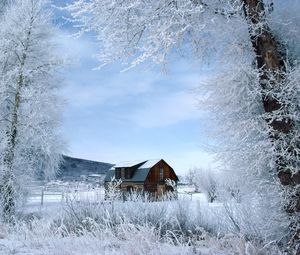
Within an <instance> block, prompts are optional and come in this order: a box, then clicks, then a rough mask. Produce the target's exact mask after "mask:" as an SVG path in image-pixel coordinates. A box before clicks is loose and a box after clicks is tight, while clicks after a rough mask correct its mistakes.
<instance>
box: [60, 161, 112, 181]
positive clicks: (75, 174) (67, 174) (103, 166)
mask: <svg viewBox="0 0 300 255" xmlns="http://www.w3.org/2000/svg"><path fill="white" fill-rule="evenodd" d="M112 166H113V164H110V163H103V162H97V161H92V160H86V159H80V158H73V157H69V156H65V155H63V161H62V163H61V166H60V170H59V172H58V173H57V179H61V180H74V181H75V180H79V179H80V176H82V175H85V176H89V175H92V174H96V175H106V173H107V171H108V170H109V169H110V168H111V167H112Z"/></svg>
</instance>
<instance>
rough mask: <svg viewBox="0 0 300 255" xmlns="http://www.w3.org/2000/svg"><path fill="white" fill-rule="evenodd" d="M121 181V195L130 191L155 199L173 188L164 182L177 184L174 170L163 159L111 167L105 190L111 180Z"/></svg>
mask: <svg viewBox="0 0 300 255" xmlns="http://www.w3.org/2000/svg"><path fill="white" fill-rule="evenodd" d="M113 179H114V180H121V181H122V182H121V184H120V186H119V187H118V188H119V189H120V190H121V191H122V192H123V194H126V192H131V191H132V190H136V191H140V192H148V193H150V195H152V196H154V197H155V198H159V197H161V196H162V195H163V194H164V193H166V192H168V191H174V188H173V187H172V186H170V185H168V183H166V180H168V179H170V180H172V181H174V182H175V184H177V182H178V177H177V175H176V173H175V171H174V169H173V168H172V167H171V166H170V165H169V164H168V163H167V162H166V161H164V160H163V159H158V160H146V161H139V162H123V163H120V164H117V165H115V166H114V167H112V168H111V169H110V170H109V171H108V173H107V175H106V177H105V179H104V185H105V189H106V190H107V189H108V186H109V185H108V183H109V182H111V181H112V180H113Z"/></svg>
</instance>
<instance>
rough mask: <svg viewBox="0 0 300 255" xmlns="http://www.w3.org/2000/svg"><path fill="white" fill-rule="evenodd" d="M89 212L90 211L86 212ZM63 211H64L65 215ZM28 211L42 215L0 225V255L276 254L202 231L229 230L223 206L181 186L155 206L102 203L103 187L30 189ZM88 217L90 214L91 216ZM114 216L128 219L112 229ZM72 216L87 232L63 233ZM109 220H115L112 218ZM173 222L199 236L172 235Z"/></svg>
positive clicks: (240, 241)
mask: <svg viewBox="0 0 300 255" xmlns="http://www.w3.org/2000/svg"><path fill="white" fill-rule="evenodd" d="M42 190H43V191H42ZM70 201H71V204H72V205H75V206H77V203H78V204H79V205H80V204H81V202H84V203H85V202H87V204H86V205H85V204H84V207H82V208H79V209H78V208H71V207H66V205H67V204H68V203H70ZM85 207H86V208H85ZM70 210H71V213H72V210H75V211H76V213H75V214H74V215H75V218H74V219H70ZM89 210H91V212H88V211H89ZM101 210H102V212H100V211H101ZM66 211H68V213H67V214H66ZM26 212H27V213H34V214H36V215H40V217H41V219H38V220H35V221H33V222H32V223H31V224H29V225H28V224H23V225H19V226H17V227H15V228H14V229H7V228H5V226H2V227H0V238H1V239H0V255H12V254H24V255H52V254H53V255H81V254H84V255H85V254H86V255H96V254H109V255H110V254H126V255H135V254H136V255H140V254H145V255H146V254H147V255H148V254H150V255H152V254H153V255H154V254H155V255H156V254H157V255H159V254H162V255H169V254H170V255H171V254H172V255H173V254H187V255H192V254H202V255H231V254H237V255H242V254H243V255H246V254H247V255H254V254H255V255H259V254H270V255H275V254H279V253H277V252H275V251H274V252H273V251H271V250H270V249H269V250H268V252H269V251H271V253H268V252H266V250H265V249H263V248H261V247H255V246H254V245H253V244H251V243H249V242H246V241H245V240H244V239H243V238H239V237H237V236H234V235H226V236H223V237H222V238H221V239H220V238H219V237H218V236H215V235H211V234H209V233H208V232H206V230H204V228H205V229H209V228H212V229H219V230H220V231H222V229H226V228H227V225H228V222H227V221H226V220H225V218H224V219H223V218H220V217H218V215H222V214H224V207H223V204H222V203H219V202H216V203H208V202H207V199H206V197H205V195H204V194H203V193H194V192H193V188H190V187H179V190H178V200H176V201H159V202H154V203H144V202H141V201H139V202H134V201H127V202H122V201H120V202H116V203H113V204H111V203H109V202H105V201H104V189H103V188H90V187H88V186H84V185H79V186H76V187H72V188H70V187H68V188H66V186H65V185H56V186H55V185H54V186H51V188H47V189H41V188H36V189H34V190H33V192H32V195H31V196H30V198H29V200H28V204H27V207H26ZM81 213H84V215H85V216H84V215H81ZM86 213H87V214H86ZM88 213H92V214H91V216H89V214H88ZM107 213H108V214H109V213H110V214H111V215H107ZM115 213H117V214H119V215H122V217H123V216H124V215H125V216H126V217H127V218H126V220H125V221H122V222H121V223H117V225H115V226H113V227H111V224H112V222H114V221H115V220H116V219H118V217H119V216H118V215H114V214H115ZM62 215H68V216H67V217H66V216H62ZM93 215H94V216H93ZM99 215H100V217H107V220H108V222H109V224H108V225H107V226H106V227H103V223H95V222H94V220H93V217H98V216H99ZM161 215H162V216H161ZM174 215H175V216H174ZM83 216H84V217H83ZM173 216H174V217H175V218H173ZM60 217H65V218H64V221H63V222H61V223H62V224H61V225H60V224H58V225H57V224H56V225H55V227H54V226H53V219H59V218H60ZM68 217H69V218H68ZM71 217H73V216H71ZM76 217H83V218H82V219H83V220H82V221H81V220H79V222H83V223H84V224H85V226H88V228H89V230H88V231H86V230H83V232H80V234H79V235H78V233H77V234H76V232H72V231H70V229H67V227H66V226H68V224H69V225H70V220H71V222H72V224H75V225H76V223H74V222H77V223H78V220H77V219H76ZM113 217H115V220H113V219H112V218H113ZM116 217H117V218H116ZM155 217H157V219H156V218H155ZM160 217H164V220H163V221H160ZM147 218H148V219H149V220H150V221H149V222H150V223H151V221H152V223H153V222H155V220H158V224H162V226H161V227H162V228H163V225H164V224H166V223H168V222H173V223H172V224H173V225H174V224H175V225H174V226H175V228H174V229H169V230H167V232H164V234H163V235H162V234H158V230H159V229H160V228H161V227H159V228H158V229H157V228H156V227H154V225H153V224H152V225H151V224H150V225H148V223H147V222H144V219H147ZM146 221H147V220H146ZM103 222H106V221H105V220H104V221H103ZM64 224H65V225H64ZM80 224H81V223H80ZM177 224H178V225H180V226H181V227H183V228H184V227H185V226H184V225H185V224H190V226H191V227H192V225H193V224H196V225H197V226H198V225H199V231H198V230H197V228H196V231H198V232H199V233H198V234H197V235H193V236H191V237H188V238H185V239H182V238H181V237H180V235H178V234H176V232H178V226H176V225H177ZM180 226H179V227H180ZM181 227H180V228H179V229H181ZM91 229H92V231H91ZM176 229H177V230H176ZM174 231H175V232H174ZM194 231H195V229H194ZM259 249H261V251H259Z"/></svg>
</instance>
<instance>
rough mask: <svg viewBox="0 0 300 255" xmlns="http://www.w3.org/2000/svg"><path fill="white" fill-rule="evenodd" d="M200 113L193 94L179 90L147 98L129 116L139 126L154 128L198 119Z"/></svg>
mask: <svg viewBox="0 0 300 255" xmlns="http://www.w3.org/2000/svg"><path fill="white" fill-rule="evenodd" d="M200 115H201V112H200V110H199V109H197V102H196V100H195V96H194V94H193V93H192V92H191V91H179V92H170V93H164V94H158V95H156V96H155V97H151V98H148V99H147V101H146V102H145V103H144V104H143V106H141V107H140V108H139V109H137V110H136V111H135V112H134V113H132V115H131V116H129V118H130V120H131V121H133V122H135V123H136V124H137V125H139V126H141V127H144V128H156V127H164V126H169V125H172V124H176V123H178V122H181V121H186V120H191V119H198V118H199V117H200Z"/></svg>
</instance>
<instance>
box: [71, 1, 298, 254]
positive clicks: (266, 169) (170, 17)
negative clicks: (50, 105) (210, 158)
mask: <svg viewBox="0 0 300 255" xmlns="http://www.w3.org/2000/svg"><path fill="white" fill-rule="evenodd" d="M68 9H69V10H70V11H71V12H72V15H73V17H74V19H75V20H77V21H78V23H79V24H80V26H81V30H80V33H84V32H88V31H95V32H96V33H97V35H98V37H97V39H98V40H99V45H100V49H101V51H100V53H99V59H100V61H101V65H105V64H108V63H111V62H113V61H116V60H119V59H125V60H126V62H127V63H130V64H129V67H133V66H135V65H137V64H140V63H143V62H146V61H147V62H149V60H150V61H153V62H154V63H165V62H166V61H167V60H168V56H169V55H170V54H171V53H172V54H173V53H174V52H176V50H180V53H181V54H186V55H187V56H190V54H193V55H194V56H196V57H197V58H198V59H209V60H210V61H216V60H218V61H219V64H220V63H221V64H222V65H218V66H219V70H217V71H218V72H219V73H220V75H219V77H218V78H217V79H215V80H214V81H213V82H211V83H209V84H207V85H209V86H206V88H207V89H208V91H209V95H210V98H209V99H210V100H211V101H210V102H209V105H210V106H211V107H210V110H211V111H212V112H214V113H215V115H214V116H215V119H214V121H215V124H216V125H212V126H215V127H216V128H215V134H217V135H218V136H217V137H218V139H217V141H218V142H220V144H219V145H220V146H219V147H217V150H218V155H219V158H220V159H221V160H222V161H223V162H226V165H227V166H228V167H229V169H234V171H235V172H236V173H235V176H237V178H238V179H239V180H240V184H241V186H243V187H245V186H247V187H248V188H249V189H248V192H250V191H255V192H257V194H258V197H259V198H262V199H263V198H264V201H266V202H267V201H269V202H271V201H272V202H274V203H272V206H268V205H267V204H265V203H259V206H261V205H262V204H264V205H265V208H269V211H270V212H271V211H272V210H273V214H272V215H274V217H276V215H277V218H278V217H282V216H279V215H280V214H279V213H280V210H281V209H282V208H283V207H284V209H285V212H286V215H287V216H288V218H289V223H290V224H289V228H290V236H289V248H291V250H294V251H296V250H298V249H300V248H299V242H298V241H297V240H299V238H300V225H299V224H300V215H299V214H300V172H299V168H300V158H299V149H300V148H299V120H300V116H299V113H300V110H299V109H300V108H299V85H300V84H299V75H300V66H299V63H298V62H299V59H300V48H299V44H298V43H297V42H298V41H299V39H300V31H299V27H300V26H299V24H300V18H299V15H298V12H299V10H300V4H299V2H298V1H293V0H287V1H281V0H149V1H144V0H122V1H119V0H113V1H111V0H89V1H85V0H79V1H75V3H74V4H72V5H69V6H68ZM220 66H221V67H220ZM203 87H205V86H203ZM206 91H207V90H206ZM206 105H207V103H206ZM243 183H244V185H242V184H243ZM259 194H260V195H259ZM275 194H277V198H279V197H280V196H279V195H278V194H281V195H282V198H283V201H284V206H283V207H281V206H280V200H279V199H277V200H276V199H275ZM273 195H274V196H273ZM268 196H271V197H272V198H274V199H275V200H273V199H269V198H267V197H268ZM261 201H262V200H261ZM276 201H277V202H276ZM270 218H272V217H270ZM281 220H282V221H284V218H281ZM273 225H274V224H273Z"/></svg>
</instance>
